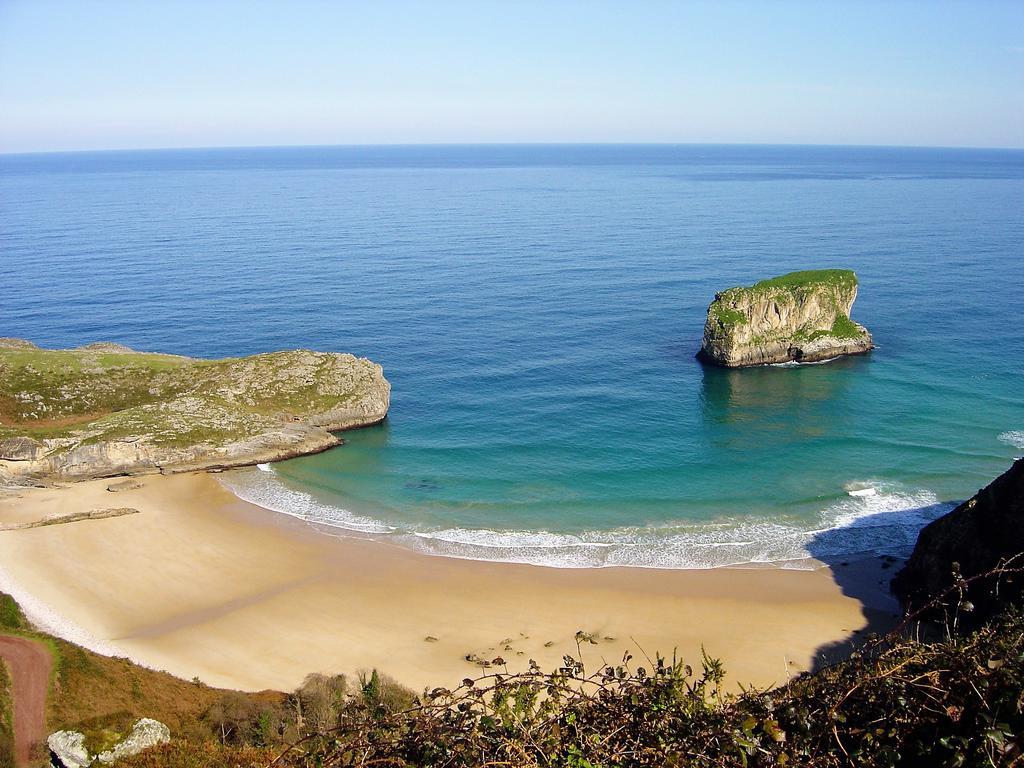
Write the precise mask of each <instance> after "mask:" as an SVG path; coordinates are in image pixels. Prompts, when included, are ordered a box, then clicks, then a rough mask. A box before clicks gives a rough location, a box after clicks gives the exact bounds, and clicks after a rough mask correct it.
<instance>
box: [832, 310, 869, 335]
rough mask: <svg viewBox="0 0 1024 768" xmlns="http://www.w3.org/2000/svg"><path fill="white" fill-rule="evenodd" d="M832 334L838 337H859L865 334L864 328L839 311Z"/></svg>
mask: <svg viewBox="0 0 1024 768" xmlns="http://www.w3.org/2000/svg"><path fill="white" fill-rule="evenodd" d="M831 335H832V336H835V337H836V338H837V339H859V338H860V337H861V336H863V335H864V330H863V329H862V328H861V327H860V326H859V325H857V324H856V323H855V322H853V320H851V319H850V318H849V317H847V316H846V315H845V314H843V313H838V314H837V315H836V321H835V322H834V323H832V332H831Z"/></svg>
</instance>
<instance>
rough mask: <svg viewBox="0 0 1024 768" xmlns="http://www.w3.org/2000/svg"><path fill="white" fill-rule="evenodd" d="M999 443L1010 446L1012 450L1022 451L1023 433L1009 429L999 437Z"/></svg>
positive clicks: (1023, 445) (1023, 443) (1023, 447)
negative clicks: (1019, 449)
mask: <svg viewBox="0 0 1024 768" xmlns="http://www.w3.org/2000/svg"><path fill="white" fill-rule="evenodd" d="M999 441H1000V442H1002V443H1006V444H1007V445H1012V446H1013V447H1014V448H1021V449H1024V431H1022V430H1019V429H1011V430H1010V431H1008V432H1003V433H1002V434H1001V435H999Z"/></svg>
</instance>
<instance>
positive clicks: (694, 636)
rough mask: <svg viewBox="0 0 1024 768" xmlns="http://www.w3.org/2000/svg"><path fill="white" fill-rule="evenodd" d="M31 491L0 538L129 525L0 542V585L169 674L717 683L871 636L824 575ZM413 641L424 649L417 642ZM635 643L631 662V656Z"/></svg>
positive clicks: (50, 617)
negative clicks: (575, 660)
mask: <svg viewBox="0 0 1024 768" xmlns="http://www.w3.org/2000/svg"><path fill="white" fill-rule="evenodd" d="M139 479H140V480H141V482H142V487H141V488H138V489H133V490H126V491H120V492H117V493H112V492H110V491H108V490H107V486H108V485H109V484H110V483H111V482H114V481H110V480H99V481H91V482H85V483H78V484H74V485H71V486H68V487H64V488H53V489H28V490H23V491H20V492H18V494H17V495H11V496H6V497H3V498H0V526H7V527H10V526H12V525H14V524H19V523H30V522H34V521H38V520H41V519H43V518H46V517H48V516H51V515H67V514H72V513H82V512H88V511H90V510H103V509H110V508H132V509H137V510H138V511H139V514H128V515H124V516H117V517H109V518H105V519H88V520H81V521H78V522H67V523H61V524H54V525H46V526H42V527H35V528H26V529H19V530H2V531H0V589H3V590H5V591H9V592H12V593H13V594H14V595H15V597H17V598H18V599H19V600H20V601H21V602H22V603H23V605H24V606H25V608H26V609H27V611H28V613H29V615H30V618H32V619H33V620H34V621H36V622H37V623H41V624H43V625H44V627H45V628H46V629H48V630H49V631H51V632H54V633H55V634H61V635H63V636H66V637H67V638H68V639H71V640H73V641H76V642H80V643H82V644H85V645H90V646H92V647H94V648H96V649H97V650H100V651H101V652H106V653H112V654H116V655H122V656H128V657H130V658H132V659H134V660H136V661H138V662H141V663H143V664H146V665H147V666H150V667H154V668H157V669H165V670H167V671H169V672H171V673H173V674H175V675H178V676H180V677H183V678H186V679H191V678H193V677H198V678H199V679H201V680H202V681H204V682H206V683H208V684H211V685H216V686H224V687H234V688H241V689H248V690H258V689H264V688H278V689H285V690H287V689H291V688H294V687H295V686H296V685H297V684H298V683H299V682H300V681H301V680H302V678H303V677H304V676H305V675H306V674H307V673H309V672H344V673H350V674H351V673H353V672H355V671H356V670H359V669H364V668H377V669H379V670H381V671H384V672H386V673H388V674H390V675H392V676H393V677H395V678H396V679H398V680H399V681H401V682H403V683H405V684H407V685H409V686H411V687H413V688H417V689H418V688H422V687H425V686H434V685H452V684H456V683H457V682H458V681H459V680H461V679H462V678H464V677H466V676H472V675H474V674H475V673H478V672H479V671H480V668H479V667H478V666H475V665H474V664H473V663H472V662H469V661H467V660H466V658H465V657H466V655H467V654H477V655H479V656H481V657H484V658H493V657H494V656H501V657H503V658H504V659H505V660H506V661H507V662H508V664H509V668H510V669H518V668H525V666H526V665H527V662H528V660H529V659H531V658H533V659H536V660H537V661H538V662H539V663H540V664H541V666H542V667H545V668H552V667H554V666H556V665H557V664H558V663H559V661H560V659H561V657H562V654H564V653H575V652H576V642H575V640H574V636H575V634H576V632H577V631H578V630H583V631H584V632H588V633H592V634H593V636H594V637H595V638H597V639H598V643H597V644H596V645H594V644H589V643H587V644H586V645H585V646H584V648H583V658H584V661H585V662H586V663H587V664H588V665H590V666H591V667H596V666H597V665H598V664H599V663H600V661H601V660H602V659H605V660H608V661H618V660H619V659H620V658H621V656H622V654H623V652H624V651H625V650H627V649H629V650H632V651H633V652H634V653H635V654H636V655H637V656H638V657H639V656H642V653H643V652H646V653H647V654H650V655H651V656H653V655H654V653H655V652H656V651H658V652H661V653H663V654H668V655H671V654H672V652H673V649H675V650H676V651H677V652H678V654H679V656H680V657H681V658H683V659H685V660H686V661H688V662H690V663H694V664H697V665H699V660H700V648H701V646H702V645H703V646H704V647H705V648H706V649H707V650H708V652H709V653H710V654H711V655H714V656H718V657H721V658H722V659H723V660H724V661H725V664H726V670H727V672H728V676H729V679H730V680H731V681H732V682H733V683H743V684H756V685H762V686H763V685H768V684H771V683H777V682H781V681H784V680H785V679H786V678H787V677H788V676H790V675H792V674H795V673H797V672H799V671H801V670H804V669H808V668H810V667H811V666H812V664H813V663H814V660H815V658H816V654H818V652H819V651H820V649H821V648H823V647H825V646H828V645H829V644H832V643H836V642H842V641H844V640H847V639H849V638H851V637H852V636H853V633H854V632H855V631H856V630H859V629H861V628H862V627H864V626H865V624H866V623H867V619H866V611H865V608H864V606H863V605H862V603H861V602H860V601H859V600H858V599H855V598H854V597H851V596H849V595H847V594H844V591H847V592H848V591H849V590H848V589H847V590H844V589H842V588H841V587H840V586H839V584H837V583H836V580H835V578H834V576H833V574H832V572H831V571H830V570H829V569H827V568H821V569H818V570H813V571H811V570H783V569H777V568H730V569H715V570H705V571H679V570H676V571H670V570H647V569H627V568H607V569H552V568H540V567H535V566H524V565H514V564H506V563H487V562H477V561H468V560H455V559H448V558H441V557H431V556H427V555H422V554H418V553H415V552H411V551H408V550H405V549H401V548H399V547H396V546H394V545H390V544H385V543H380V542H376V541H370V540H363V539H352V538H342V537H337V536H328V535H324V534H322V533H319V532H317V531H315V530H313V529H312V528H311V527H310V526H309V525H307V524H306V523H304V522H302V521H300V520H297V519H294V518H291V517H288V516H286V515H281V514H277V513H274V512H270V511H268V510H265V509H262V508H260V507H257V506H254V505H252V504H248V503H246V502H243V501H241V500H239V499H238V498H236V497H235V496H233V495H232V494H231V493H230V492H228V491H227V490H226V489H225V488H223V486H221V484H220V483H219V482H218V481H217V478H216V476H215V475H209V474H190V475H175V476H156V475H154V476H147V477H142V478H139ZM428 638H429V639H428ZM641 649H642V650H641Z"/></svg>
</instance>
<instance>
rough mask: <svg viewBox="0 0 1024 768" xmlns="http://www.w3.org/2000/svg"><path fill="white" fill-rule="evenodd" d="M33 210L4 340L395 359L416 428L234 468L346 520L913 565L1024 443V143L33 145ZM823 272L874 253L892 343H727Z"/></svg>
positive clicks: (477, 534)
mask: <svg viewBox="0 0 1024 768" xmlns="http://www.w3.org/2000/svg"><path fill="white" fill-rule="evenodd" d="M0 214H2V216H0V219H2V220H0V249H2V254H3V256H2V258H3V263H4V270H3V277H2V282H3V296H4V299H3V301H2V303H0V335H12V336H22V337H26V338H30V339H32V340H33V341H35V342H36V343H39V344H41V345H44V346H71V345H76V344H81V343H86V342H89V341H95V340H99V339H110V340H117V341H121V342H123V343H126V344H129V345H131V346H133V347H136V348H139V349H148V350H159V351H166V352H176V353H182V354H192V355H201V356H222V355H241V354H248V353H253V352H257V351H264V350H267V349H273V348H289V347H313V348H319V349H329V350H344V351H351V352H354V353H357V354H361V355H365V356H368V357H370V358H372V359H374V360H376V361H378V362H380V363H382V364H383V365H384V368H385V372H386V374H387V376H388V378H389V379H390V380H391V382H392V384H393V388H394V389H393V401H392V411H391V414H390V416H389V418H388V420H387V422H385V423H384V424H382V425H381V426H379V427H375V428H371V429H367V430H364V431H360V432H353V433H349V434H347V435H346V440H347V445H346V446H345V447H343V448H340V449H337V450H333V451H330V452H328V453H325V454H321V455H318V456H311V457H304V458H301V459H296V460H293V461H289V462H284V463H281V464H278V465H275V466H274V467H273V469H272V471H269V472H268V471H261V470H257V469H250V470H244V471H240V472H234V473H230V474H227V475H224V476H223V477H224V478H225V482H227V483H228V484H229V485H230V486H231V487H233V488H234V489H235V490H236V492H238V493H239V494H240V495H242V496H244V497H246V498H250V499H253V500H255V501H258V502H260V503H263V504H265V505H267V506H269V507H271V508H274V509H278V510H280V511H282V512H288V513H291V514H298V515H301V516H305V517H307V518H309V519H311V520H315V521H319V522H325V523H330V524H331V525H333V526H335V531H336V532H341V533H346V532H351V533H352V534H353V535H365V534H368V535H374V536H385V537H388V538H389V539H391V540H394V541H397V542H399V543H402V544H405V545H407V546H412V547H415V548H417V549H421V550H424V551H428V552H434V553H442V554H452V555H456V556H464V557H478V558H487V559H509V560H517V561H523V562H535V563H543V564H548V565H561V566H571V565H611V564H632V565H646V566H666V567H707V566H710V565H721V564H725V563H740V562H752V561H757V562H762V561H763V562H782V561H787V560H789V559H792V558H797V557H801V556H803V555H806V554H808V553H810V554H815V555H817V556H819V557H823V558H826V559H827V558H829V557H833V556H837V557H844V556H847V555H849V554H854V553H858V552H889V553H894V554H901V553H904V552H905V551H906V549H907V547H908V546H909V545H910V544H912V542H913V540H914V537H915V536H916V532H917V530H918V529H919V528H920V526H921V525H923V524H924V523H925V522H926V521H927V520H929V519H931V518H933V517H934V516H936V515H937V514H940V513H941V512H942V511H944V510H945V509H948V508H949V505H950V503H951V502H953V501H955V500H958V499H962V498H964V497H966V496H968V495H970V494H971V493H973V492H974V491H975V490H976V489H977V488H978V487H979V486H981V485H984V484H985V483H987V482H988V481H989V480H990V479H991V478H992V477H994V476H995V475H996V474H998V473H999V472H1001V471H1002V470H1003V469H1005V468H1006V466H1007V465H1008V463H1009V461H1010V459H1011V457H1012V456H1014V455H1017V454H1020V453H1022V452H1024V407H1022V401H1024V398H1022V393H1024V387H1022V374H1024V332H1022V330H1021V319H1020V315H1021V310H1022V308H1024V285H1022V279H1021V275H1022V274H1024V270H1022V268H1021V261H1022V255H1024V254H1022V243H1024V152H1019V151H969V150H910V149H886V148H883V149H880V148H828V147H727V146H723V147H717V146H704V147H702V146H636V147H630V146H606V147H601V146H565V147H559V146H548V147H530V146H520V147H487V146H481V147H390V148H389V147H378V148H304V149H273V150H271V149H267V150H204V151H164V152H118V153H90V154H66V155H35V156H2V157H0ZM815 267H849V268H853V269H855V270H856V271H857V273H858V275H859V277H860V280H861V293H860V297H859V298H858V300H857V303H856V305H855V306H854V311H853V317H854V319H856V320H858V321H859V322H861V323H863V324H865V325H866V326H867V327H868V328H870V329H871V331H872V332H873V333H874V335H875V339H876V342H877V344H878V349H877V350H875V351H874V352H873V353H871V355H869V356H866V357H860V358H849V359H845V360H838V361H834V362H831V363H827V364H824V365H807V366H796V367H769V368H761V369H748V370H742V371H724V370H719V369H714V368H707V367H704V366H703V365H701V364H700V363H699V362H698V361H697V360H695V359H694V357H693V355H694V353H695V352H696V350H697V348H698V346H699V343H700V334H701V331H702V327H703V322H704V312H705V309H706V307H707V304H708V302H709V301H710V299H711V298H712V296H713V294H714V293H715V291H716V290H720V289H722V288H725V287H728V286H731V285H736V284H744V283H749V282H752V281H754V280H757V279H759V278H762V277H766V276H770V275H774V274H778V273H781V272H785V271H789V270H793V269H805V268H815ZM851 492H852V493H851Z"/></svg>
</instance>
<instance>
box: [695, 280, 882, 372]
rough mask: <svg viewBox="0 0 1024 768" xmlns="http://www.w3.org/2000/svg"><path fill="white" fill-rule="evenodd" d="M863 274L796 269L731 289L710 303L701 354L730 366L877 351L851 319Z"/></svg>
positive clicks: (706, 358)
mask: <svg viewBox="0 0 1024 768" xmlns="http://www.w3.org/2000/svg"><path fill="white" fill-rule="evenodd" d="M856 298H857V276H856V275H855V274H854V273H853V272H852V271H851V270H848V269H821V270H811V271H804V272H790V273H789V274H786V275H781V276H780V277H774V278H771V279H769V280H762V281H761V282H759V283H755V284H754V285H751V286H748V287H737V288H730V289H728V290H726V291H722V292H721V293H719V294H717V295H716V296H715V300H714V301H712V302H711V305H710V306H709V307H708V317H707V321H706V322H705V324H704V341H703V344H702V345H701V349H700V352H699V353H698V355H699V357H701V358H702V359H703V360H706V361H708V362H710V363H714V364H716V365H722V366H725V367H727V368H743V367H747V366H752V365H767V364H769V363H786V362H791V361H795V362H814V361H819V360H828V359H831V358H834V357H840V356H842V355H856V354H861V353H863V352H867V351H868V350H870V349H872V348H873V346H874V344H873V343H872V340H871V334H870V333H868V330H867V328H865V327H864V326H862V325H859V324H858V323H855V322H853V321H852V320H851V319H850V309H851V307H852V306H853V302H854V300H855V299H856Z"/></svg>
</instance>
